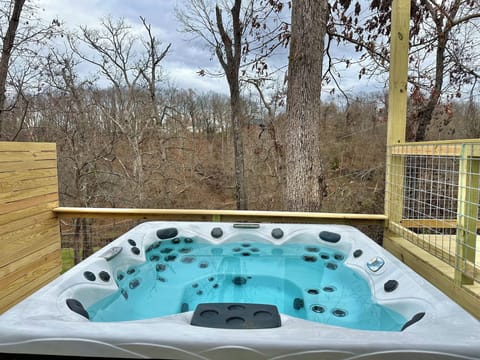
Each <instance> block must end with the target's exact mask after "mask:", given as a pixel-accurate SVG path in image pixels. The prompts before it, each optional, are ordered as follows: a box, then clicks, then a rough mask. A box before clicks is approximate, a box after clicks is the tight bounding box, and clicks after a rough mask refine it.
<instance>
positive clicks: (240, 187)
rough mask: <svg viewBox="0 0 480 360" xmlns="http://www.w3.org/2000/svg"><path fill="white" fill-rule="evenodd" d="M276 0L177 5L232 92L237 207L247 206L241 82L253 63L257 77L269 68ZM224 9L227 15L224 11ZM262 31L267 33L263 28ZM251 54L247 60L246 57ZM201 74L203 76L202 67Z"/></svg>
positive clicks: (187, 28)
mask: <svg viewBox="0 0 480 360" xmlns="http://www.w3.org/2000/svg"><path fill="white" fill-rule="evenodd" d="M282 7H283V5H282V4H281V2H278V1H270V2H263V1H261V2H258V1H253V0H248V1H245V2H243V3H242V0H232V1H225V2H222V3H219V2H217V3H215V1H209V0H190V1H189V2H188V5H187V6H186V7H185V8H183V9H177V18H178V20H179V21H180V22H181V23H182V25H183V30H184V31H186V32H189V33H193V34H195V35H197V36H199V37H200V38H201V39H202V40H203V41H205V42H206V43H207V44H208V45H209V46H210V48H211V49H212V51H213V52H214V54H215V56H216V57H217V59H218V61H219V63H220V65H221V67H222V72H223V74H224V75H225V77H226V79H227V82H228V86H229V90H230V106H231V122H232V131H233V145H234V154H235V155H234V156H235V195H236V205H237V209H247V207H248V201H247V192H246V179H245V177H246V176H245V159H244V149H243V143H244V141H243V135H242V127H243V124H242V108H241V82H242V78H246V77H248V75H247V72H248V71H247V69H248V68H249V67H250V66H252V67H253V68H254V69H255V70H254V72H255V73H256V74H255V75H256V76H262V75H264V74H265V73H266V72H267V68H268V65H267V63H266V62H265V58H266V57H268V55H269V54H271V53H272V52H273V51H274V50H275V49H276V48H277V47H278V46H280V44H281V42H279V41H278V40H277V35H278V33H279V32H280V33H281V31H282V30H281V29H283V26H284V24H283V23H282V22H280V21H279V22H276V23H275V26H273V27H268V26H267V19H268V17H269V16H270V15H271V14H275V13H278V12H279V11H281V8H282ZM225 13H227V14H228V15H225ZM265 30H266V31H265ZM249 56H251V58H249ZM200 74H202V75H205V74H206V72H205V71H204V70H201V71H200Z"/></svg>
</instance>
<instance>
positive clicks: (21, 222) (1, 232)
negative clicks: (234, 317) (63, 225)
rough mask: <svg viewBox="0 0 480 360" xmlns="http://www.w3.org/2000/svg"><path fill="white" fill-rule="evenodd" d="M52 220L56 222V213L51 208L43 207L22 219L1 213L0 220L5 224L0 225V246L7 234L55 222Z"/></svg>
mask: <svg viewBox="0 0 480 360" xmlns="http://www.w3.org/2000/svg"><path fill="white" fill-rule="evenodd" d="M39 210H40V209H39ZM2 218H3V220H2ZM51 220H53V221H54V222H56V217H55V213H54V212H53V211H51V210H49V209H43V210H41V211H39V212H38V213H37V214H33V215H31V216H28V217H24V218H20V219H17V218H15V217H13V216H11V214H6V215H1V216H0V221H2V222H3V225H2V226H1V227H0V237H1V239H0V248H1V242H2V241H3V239H4V238H6V235H7V234H9V233H11V232H14V231H17V230H22V229H31V230H33V229H38V228H39V227H43V226H51V225H52V224H54V222H52V221H51Z"/></svg>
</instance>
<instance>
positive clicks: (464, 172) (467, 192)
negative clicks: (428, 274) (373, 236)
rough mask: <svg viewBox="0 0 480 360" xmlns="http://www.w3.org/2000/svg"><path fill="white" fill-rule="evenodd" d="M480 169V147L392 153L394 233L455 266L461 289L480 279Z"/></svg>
mask: <svg viewBox="0 0 480 360" xmlns="http://www.w3.org/2000/svg"><path fill="white" fill-rule="evenodd" d="M479 163H480V143H444V144H439V143H431V144H429V143H426V144H421V143H420V144H402V145H395V146H392V147H390V149H389V159H388V166H389V171H390V176H389V177H387V186H386V189H387V193H386V198H387V203H386V204H387V209H386V210H387V213H388V215H389V219H390V225H389V227H390V228H391V229H392V230H393V231H394V232H396V233H398V234H399V235H401V236H402V237H403V238H405V239H407V240H409V241H411V242H412V243H414V244H415V245H417V246H419V247H420V248H422V249H424V250H426V251H427V252H429V253H430V254H432V255H434V256H436V257H438V258H440V259H441V260H443V261H444V262H445V263H447V264H449V265H451V266H453V267H454V268H455V270H456V271H455V280H456V282H457V283H459V284H472V283H473V282H474V280H476V281H479V279H480V251H479V249H480V246H477V243H478V242H479V237H478V236H477V234H478V218H479V217H478V215H479V214H478V208H479V189H480V182H479V180H480V177H479Z"/></svg>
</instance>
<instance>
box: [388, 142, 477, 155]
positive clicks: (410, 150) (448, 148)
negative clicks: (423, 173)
mask: <svg viewBox="0 0 480 360" xmlns="http://www.w3.org/2000/svg"><path fill="white" fill-rule="evenodd" d="M463 145H477V146H473V147H472V153H469V154H468V155H469V156H475V157H478V156H480V146H478V145H480V139H468V140H449V141H443V140H442V141H423V142H415V143H402V144H395V145H391V146H390V147H391V154H392V155H424V156H460V155H461V152H462V146H463Z"/></svg>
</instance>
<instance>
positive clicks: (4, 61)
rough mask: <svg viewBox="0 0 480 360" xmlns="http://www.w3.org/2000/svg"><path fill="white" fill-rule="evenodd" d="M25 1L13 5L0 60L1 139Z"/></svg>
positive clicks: (18, 0)
mask: <svg viewBox="0 0 480 360" xmlns="http://www.w3.org/2000/svg"><path fill="white" fill-rule="evenodd" d="M24 3H25V0H15V1H14V3H13V9H12V12H11V15H10V16H9V19H8V27H7V31H6V33H5V36H4V37H3V45H2V55H1V58H0V139H1V138H2V124H3V112H4V111H5V110H4V108H5V100H6V95H5V91H6V83H7V75H8V66H9V63H10V57H11V55H12V50H13V46H14V41H15V35H16V33H17V29H18V24H19V22H20V14H21V12H22V8H23V4H24Z"/></svg>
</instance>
